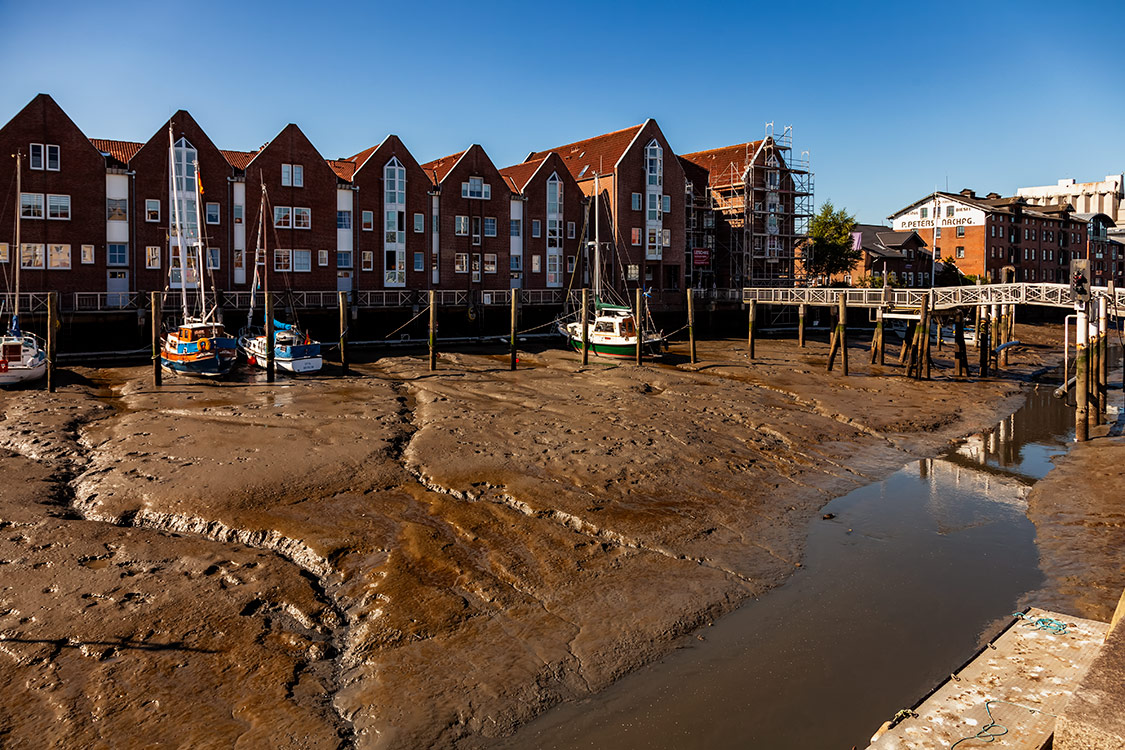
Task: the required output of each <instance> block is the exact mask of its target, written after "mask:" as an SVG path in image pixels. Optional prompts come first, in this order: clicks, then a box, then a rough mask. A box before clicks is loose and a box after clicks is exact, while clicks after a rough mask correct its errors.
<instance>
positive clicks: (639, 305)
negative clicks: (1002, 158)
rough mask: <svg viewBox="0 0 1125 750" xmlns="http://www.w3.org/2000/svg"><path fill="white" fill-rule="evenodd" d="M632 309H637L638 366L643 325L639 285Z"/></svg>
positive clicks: (642, 341)
mask: <svg viewBox="0 0 1125 750" xmlns="http://www.w3.org/2000/svg"><path fill="white" fill-rule="evenodd" d="M634 309H635V310H636V311H637V320H636V324H637V366H638V367H640V366H641V364H642V363H641V346H642V345H643V343H644V327H643V325H642V324H641V321H642V320H644V316H643V315H641V288H640V287H639V286H638V287H637V306H636V307H635V308H634Z"/></svg>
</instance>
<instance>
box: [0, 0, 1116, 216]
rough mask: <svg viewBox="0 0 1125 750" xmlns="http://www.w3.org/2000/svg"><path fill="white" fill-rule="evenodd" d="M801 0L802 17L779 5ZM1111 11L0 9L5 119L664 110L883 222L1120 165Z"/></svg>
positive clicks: (123, 5) (471, 120) (578, 116)
mask: <svg viewBox="0 0 1125 750" xmlns="http://www.w3.org/2000/svg"><path fill="white" fill-rule="evenodd" d="M787 8H788V10H786V9H787ZM1123 21H1125V10H1123V9H1122V8H1120V7H1118V6H1117V5H1116V4H1114V3H1108V2H1107V3H1085V4H1081V5H1079V4H1075V5H1071V6H1065V5H1059V4H1058V3H1037V2H1021V3H1004V2H992V3H984V2H974V3H959V2H948V3H940V4H933V3H909V4H908V3H903V4H897V3H896V4H880V3H818V2H807V3H804V4H798V3H794V4H785V3H779V2H772V3H768V4H759V3H706V2H694V3H683V2H678V3H671V2H658V1H655V0H654V1H653V2H648V3H613V2H608V1H603V2H593V3H591V2H584V1H583V2H568V3H554V4H547V3H529V2H519V3H515V2H511V3H509V2H497V3H489V2H480V3H463V2H459V3H445V2H441V1H439V0H429V1H427V2H417V1H415V2H404V3H383V2H372V3H354V4H350V3H347V2H337V3H331V4H327V3H326V4H323V5H320V6H314V5H313V4H311V3H296V2H285V1H278V2H271V3H261V2H255V3H243V4H234V3H230V4H228V3H216V2H209V1H203V2H192V3H183V4H175V5H161V4H158V3H154V2H147V3H135V2H117V3H112V4H105V3H97V4H95V3H89V2H84V3H77V2H69V1H68V0H61V1H60V2H56V3H52V4H51V5H50V11H49V12H47V11H45V10H44V6H42V5H39V4H35V3H26V2H19V3H17V2H14V1H13V0H0V28H2V29H4V32H5V33H4V43H3V44H2V45H0V70H2V71H4V73H5V75H3V76H0V120H2V121H6V120H7V119H8V118H9V117H11V116H12V115H14V114H15V113H16V112H17V111H18V110H19V109H20V108H22V107H23V106H24V105H25V104H26V103H27V102H28V101H29V100H30V99H31V98H32V97H33V96H34V95H35V94H37V93H39V92H46V93H49V94H51V95H52V96H53V97H55V99H56V100H57V101H58V102H59V104H60V105H61V106H62V107H63V109H65V110H66V111H67V112H68V113H69V114H70V116H71V117H72V118H73V119H74V121H75V122H76V123H77V124H78V126H79V127H80V128H82V129H83V130H84V131H85V132H86V134H87V135H89V136H91V137H95V138H119V139H124V140H139V141H143V140H147V139H148V138H149V137H150V136H151V135H152V134H153V132H155V131H156V130H157V129H158V128H159V126H160V124H161V123H162V122H164V121H165V120H166V119H167V117H168V116H169V115H170V114H171V113H172V112H174V111H175V110H177V109H180V108H183V109H187V110H189V111H190V112H191V113H192V114H193V115H194V116H195V117H196V119H197V120H198V121H199V122H200V123H201V124H202V125H203V127H204V128H205V129H206V130H207V132H208V133H209V135H210V136H211V138H212V139H213V140H214V141H215V142H216V143H217V144H218V145H219V146H220V147H223V148H232V149H253V148H256V147H257V146H259V145H261V144H262V143H263V142H265V141H267V140H269V139H270V138H272V137H273V136H274V135H275V134H276V133H277V132H278V131H279V130H281V128H282V127H284V125H285V124H286V123H289V122H296V123H297V124H298V125H300V126H301V128H302V129H303V130H304V131H305V133H306V134H307V135H308V136H309V138H310V139H311V140H312V142H313V143H314V144H315V145H316V146H317V148H318V149H319V150H320V151H321V153H322V154H324V156H325V157H327V158H334V157H341V156H348V155H351V154H354V153H356V152H357V151H360V150H361V149H363V148H365V147H366V146H369V145H372V144H375V143H378V142H379V141H381V140H382V138H383V137H384V136H385V135H386V134H387V133H390V132H393V133H397V134H398V135H400V136H401V137H402V138H403V139H404V141H405V142H406V144H407V146H408V147H409V148H410V149H411V151H412V152H413V153H414V154H415V156H416V157H418V159H419V160H421V161H427V160H429V159H434V158H437V157H439V156H444V155H446V154H449V153H453V152H455V151H460V150H461V149H463V148H465V147H467V146H468V145H469V144H471V143H474V142H475V143H480V144H481V145H482V146H484V148H485V149H486V150H487V151H488V153H489V154H490V156H492V158H493V160H494V161H495V162H496V163H497V165H498V166H506V165H508V164H512V163H515V162H518V161H521V160H522V159H523V158H524V157H525V156H526V155H527V153H528V152H529V151H532V150H538V149H542V148H548V147H551V146H556V145H559V144H562V143H567V142H570V141H574V140H579V139H581V138H586V137H589V136H592V135H596V134H598V133H602V132H606V131H609V130H617V129H619V128H623V127H627V126H629V125H633V124H637V123H639V122H642V121H643V120H644V119H645V118H647V117H654V118H656V120H657V121H658V122H659V123H660V125H661V127H662V128H663V130H664V132H665V134H666V135H667V137H668V139H669V141H670V142H671V144H672V147H673V148H674V149H675V150H677V151H679V152H681V153H686V152H689V151H695V150H699V149H704V148H713V147H716V146H722V145H727V144H731V143H739V142H743V141H747V140H754V139H757V138H760V137H761V135H762V133H763V128H764V125H765V123H766V122H771V121H772V122H774V123H776V125H777V126H778V130H780V128H781V126H783V125H787V124H792V125H793V126H794V129H795V131H794V132H795V142H794V145H795V146H796V148H797V150H802V151H803V150H808V151H809V152H810V155H811V159H812V166H813V170H814V171H815V172H816V200H817V204H818V205H819V204H821V203H822V202H823V201H825V200H831V201H833V202H834V203H835V204H836V205H837V206H838V207H839V206H843V207H845V208H847V209H848V210H849V211H850V212H852V213H853V214H855V215H856V216H857V218H859V220H860V221H866V222H877V221H881V220H882V219H883V218H884V217H886V216H887V215H888V214H889V213H891V212H892V211H894V210H896V209H897V208H900V207H902V206H905V205H907V204H908V203H910V202H912V201H913V200H914V199H916V198H918V197H919V196H921V195H922V194H924V193H926V192H929V191H931V190H933V189H934V188H938V189H944V188H945V187H946V185H947V184H948V187H949V188H950V189H951V190H958V189H960V188H962V187H972V188H975V189H976V190H977V191H978V192H989V191H992V190H995V191H997V192H1000V193H1004V194H1011V193H1012V192H1014V191H1015V189H1016V188H1017V187H1018V186H1020V185H1038V184H1052V183H1054V182H1055V181H1056V180H1057V179H1059V178H1062V177H1075V178H1077V179H1078V180H1080V181H1088V180H1097V179H1101V178H1102V177H1103V176H1104V175H1106V174H1110V173H1114V172H1122V171H1125V139H1123V138H1122V137H1121V134H1122V132H1125V129H1123V127H1122V126H1123V124H1125V96H1123V94H1125V79H1123V76H1125V60H1123V57H1122V55H1123V49H1125V48H1123V45H1122V41H1121V31H1122V29H1123V28H1125V25H1123Z"/></svg>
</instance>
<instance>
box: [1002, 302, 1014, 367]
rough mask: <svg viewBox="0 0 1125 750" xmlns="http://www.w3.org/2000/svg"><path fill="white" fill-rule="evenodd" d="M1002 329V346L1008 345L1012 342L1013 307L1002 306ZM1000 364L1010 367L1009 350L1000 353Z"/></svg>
mask: <svg viewBox="0 0 1125 750" xmlns="http://www.w3.org/2000/svg"><path fill="white" fill-rule="evenodd" d="M1000 329H1001V330H1002V331H1003V332H1004V334H1003V336H1002V337H1001V338H1002V341H1001V342H1000V343H1001V344H1006V343H1008V342H1009V341H1011V340H1012V305H1000ZM1000 364H1001V366H1003V367H1007V366H1008V349H1007V348H1005V349H1004V350H1003V351H1001V352H1000Z"/></svg>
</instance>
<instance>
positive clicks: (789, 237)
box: [710, 122, 813, 287]
mask: <svg viewBox="0 0 1125 750" xmlns="http://www.w3.org/2000/svg"><path fill="white" fill-rule="evenodd" d="M744 149H745V153H744V157H743V158H742V159H740V160H735V161H732V162H731V164H730V166H729V167H728V168H727V170H726V171H725V172H724V173H722V174H712V175H711V185H710V187H711V208H712V210H713V211H714V212H715V213H716V214H718V215H720V216H721V217H722V219H723V221H724V223H725V224H726V225H727V226H728V227H729V228H730V232H729V234H728V235H727V237H725V238H724V239H726V244H727V245H728V247H726V248H723V249H724V250H726V251H727V253H729V263H730V268H729V274H730V280H731V284H732V286H735V287H746V286H772V287H777V286H804V285H805V284H806V283H807V279H806V276H805V272H804V266H803V264H802V263H801V262H800V259H801V249H802V245H803V243H804V240H805V239H806V238H807V237H808V231H809V221H810V220H811V219H812V208H813V173H812V171H811V169H810V168H809V152H808V151H804V152H802V153H801V154H800V155H799V156H798V155H794V154H793V126H792V125H787V126H785V128H784V130H783V131H782V132H781V133H780V134H775V133H774V126H773V123H772V122H771V123H767V124H766V128H765V137H764V138H763V139H762V140H760V141H755V142H753V143H747V144H745V145H744Z"/></svg>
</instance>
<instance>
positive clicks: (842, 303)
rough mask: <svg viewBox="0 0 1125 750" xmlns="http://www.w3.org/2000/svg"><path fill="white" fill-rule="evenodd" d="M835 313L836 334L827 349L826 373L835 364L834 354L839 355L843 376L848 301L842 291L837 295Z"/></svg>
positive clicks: (846, 355) (846, 339) (846, 344)
mask: <svg viewBox="0 0 1125 750" xmlns="http://www.w3.org/2000/svg"><path fill="white" fill-rule="evenodd" d="M837 309H838V312H837V313H836V333H835V335H834V336H833V337H832V344H831V346H830V347H829V348H828V372H832V366H833V365H834V364H835V362H836V354H837V353H839V354H840V364H841V365H842V367H843V371H844V375H847V374H848V299H847V296H846V294H845V292H844V291H843V290H840V294H839V307H838V308H837Z"/></svg>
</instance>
